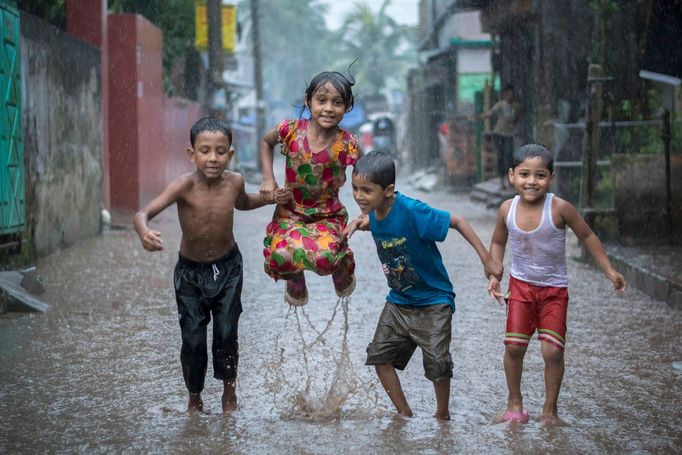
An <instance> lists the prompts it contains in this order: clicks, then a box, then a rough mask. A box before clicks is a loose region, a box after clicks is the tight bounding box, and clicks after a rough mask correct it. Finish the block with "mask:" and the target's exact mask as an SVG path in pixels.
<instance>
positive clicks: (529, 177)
mask: <svg viewBox="0 0 682 455" xmlns="http://www.w3.org/2000/svg"><path fill="white" fill-rule="evenodd" d="M553 179H554V174H553V173H552V172H550V170H549V168H548V167H547V165H546V164H545V162H544V161H543V160H542V159H541V158H528V159H526V160H524V161H523V162H521V163H519V164H518V166H516V167H515V168H513V169H509V182H510V183H511V184H512V186H514V189H515V190H516V191H517V192H518V193H519V196H520V197H521V199H522V200H523V201H524V202H535V201H538V200H544V199H543V198H544V196H545V194H547V192H548V191H549V188H550V186H551V185H552V180H553Z"/></svg>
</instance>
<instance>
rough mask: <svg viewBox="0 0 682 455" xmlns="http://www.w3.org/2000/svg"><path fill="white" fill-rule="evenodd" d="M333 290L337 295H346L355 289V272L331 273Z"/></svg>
mask: <svg viewBox="0 0 682 455" xmlns="http://www.w3.org/2000/svg"><path fill="white" fill-rule="evenodd" d="M332 281H333V282H334V290H335V291H336V295H338V296H339V297H348V296H349V295H351V294H352V293H353V291H354V290H355V274H354V273H352V274H350V275H347V274H345V273H344V274H336V273H335V274H333V275H332Z"/></svg>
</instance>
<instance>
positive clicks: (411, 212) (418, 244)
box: [369, 193, 455, 311]
mask: <svg viewBox="0 0 682 455" xmlns="http://www.w3.org/2000/svg"><path fill="white" fill-rule="evenodd" d="M369 222H370V230H371V231H372V237H373V238H374V243H375V244H376V246H377V253H378V254H379V260H380V261H381V265H382V267H383V269H384V273H385V274H386V279H387V280H388V286H389V287H390V288H391V291H390V292H389V293H388V295H387V296H386V300H388V301H389V302H391V303H395V304H398V305H414V306H426V305H435V304H442V303H447V304H449V305H450V307H451V308H452V311H455V292H454V291H453V289H452V283H451V282H450V277H449V276H448V272H447V271H446V270H445V266H444V265H443V259H442V258H441V255H440V252H439V251H438V247H436V242H442V241H443V240H445V237H446V236H447V234H448V230H449V229H450V214H449V213H448V212H445V211H443V210H438V209H435V208H433V207H431V206H429V205H428V204H425V203H423V202H421V201H418V200H416V199H412V198H409V197H407V196H403V195H402V194H400V193H396V198H395V202H394V203H393V207H391V211H390V212H389V213H388V215H387V216H386V218H384V219H383V220H377V219H376V217H375V215H374V211H372V212H370V214H369Z"/></svg>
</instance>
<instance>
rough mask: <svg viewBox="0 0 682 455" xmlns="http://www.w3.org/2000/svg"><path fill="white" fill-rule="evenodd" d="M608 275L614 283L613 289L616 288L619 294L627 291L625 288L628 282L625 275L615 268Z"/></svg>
mask: <svg viewBox="0 0 682 455" xmlns="http://www.w3.org/2000/svg"><path fill="white" fill-rule="evenodd" d="M606 276H607V277H608V278H609V280H611V282H612V283H613V289H615V291H616V293H617V294H618V295H623V294H624V293H625V289H626V288H627V286H628V284H627V282H626V281H625V277H624V276H623V275H621V274H620V273H618V272H616V271H615V270H613V271H612V272H610V273H608V274H607V275H606Z"/></svg>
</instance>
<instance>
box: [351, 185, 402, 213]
mask: <svg viewBox="0 0 682 455" xmlns="http://www.w3.org/2000/svg"><path fill="white" fill-rule="evenodd" d="M352 186H353V199H355V202H357V204H358V206H359V207H360V210H361V211H362V213H363V214H365V215H366V214H368V213H369V212H371V211H372V210H375V211H376V215H377V217H378V218H380V219H381V218H383V217H384V216H386V215H387V214H388V211H389V210H390V208H391V206H392V202H393V192H394V189H395V186H394V185H388V186H387V187H386V188H382V187H381V185H379V184H378V183H374V182H372V181H371V180H370V179H368V178H367V177H365V176H362V175H357V174H353V180H352Z"/></svg>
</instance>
